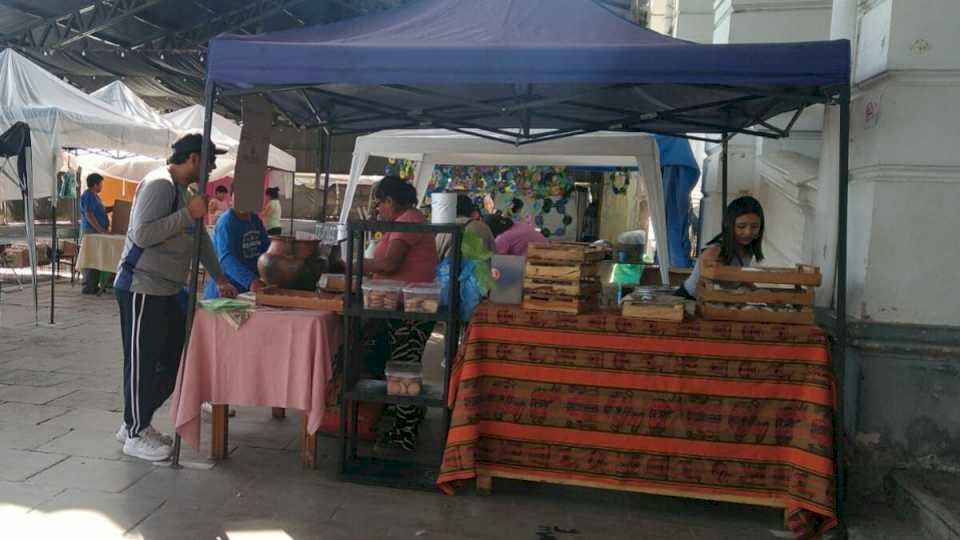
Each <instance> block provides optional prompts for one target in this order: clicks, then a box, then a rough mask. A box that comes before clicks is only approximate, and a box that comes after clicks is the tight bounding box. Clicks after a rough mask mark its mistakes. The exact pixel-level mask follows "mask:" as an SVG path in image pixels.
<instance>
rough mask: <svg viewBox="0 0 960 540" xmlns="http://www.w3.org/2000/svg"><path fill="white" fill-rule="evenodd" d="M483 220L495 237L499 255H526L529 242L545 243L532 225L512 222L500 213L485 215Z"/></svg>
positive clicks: (544, 239)
mask: <svg viewBox="0 0 960 540" xmlns="http://www.w3.org/2000/svg"><path fill="white" fill-rule="evenodd" d="M484 222H485V223H486V224H487V226H488V227H490V231H491V232H493V236H494V237H495V238H496V241H495V242H496V245H497V254H499V255H519V256H526V255H527V247H528V246H529V245H530V244H546V243H547V239H546V238H545V237H544V236H543V235H542V234H540V232H539V231H537V229H535V228H534V227H533V225H529V224H527V223H521V222H514V221H513V220H512V219H510V218H508V217H506V216H502V215H496V216H487V218H486V219H484Z"/></svg>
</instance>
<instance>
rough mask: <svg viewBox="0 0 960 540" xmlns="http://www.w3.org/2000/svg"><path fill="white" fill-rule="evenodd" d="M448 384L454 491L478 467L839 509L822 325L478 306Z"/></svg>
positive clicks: (804, 529)
mask: <svg viewBox="0 0 960 540" xmlns="http://www.w3.org/2000/svg"><path fill="white" fill-rule="evenodd" d="M450 384H451V386H450V391H451V392H450V394H451V395H450V403H449V405H450V407H451V408H452V409H453V419H452V423H451V426H450V431H449V434H448V438H447V446H446V450H445V454H444V459H443V465H442V467H441V471H440V476H439V479H438V485H439V487H440V488H441V489H442V490H444V491H445V492H447V493H452V492H453V491H454V490H455V488H456V487H457V485H458V484H459V483H460V482H461V481H463V480H467V479H471V478H474V477H476V476H477V475H478V474H480V475H483V476H487V475H489V476H492V477H497V476H503V477H511V478H526V479H531V480H543V481H553V482H558V483H567V484H580V485H588V486H596V487H605V488H611V489H626V490H632V491H643V492H650V493H660V494H667V495H677V496H689V497H699V498H709V499H717V500H728V501H737V502H746V503H750V504H760V505H767V506H776V507H782V508H784V509H785V515H786V522H787V525H788V527H790V528H791V530H793V531H794V532H795V533H796V534H797V536H798V537H805V536H811V535H816V534H818V533H821V532H823V531H825V530H827V529H829V528H830V527H832V526H834V525H835V523H836V518H835V509H834V478H835V472H834V460H833V421H832V419H833V403H834V390H833V378H832V374H831V370H830V359H829V353H828V347H827V338H826V336H825V335H824V333H823V332H822V331H821V330H820V329H818V328H816V327H810V326H792V325H771V324H756V323H733V322H719V321H704V320H693V321H685V322H683V323H679V324H677V323H666V322H654V321H642V320H637V319H626V318H623V317H620V316H619V315H618V314H616V313H601V314H590V315H579V316H577V315H565V314H559V313H548V312H534V311H525V310H523V309H521V308H519V307H518V306H502V305H493V304H483V305H481V306H480V307H479V308H478V309H477V312H476V313H475V315H474V317H473V319H472V321H471V324H470V327H469V329H468V331H467V335H466V339H465V341H464V345H463V347H462V348H461V350H460V356H459V358H458V360H457V364H456V365H455V368H454V373H453V377H452V379H451V382H450Z"/></svg>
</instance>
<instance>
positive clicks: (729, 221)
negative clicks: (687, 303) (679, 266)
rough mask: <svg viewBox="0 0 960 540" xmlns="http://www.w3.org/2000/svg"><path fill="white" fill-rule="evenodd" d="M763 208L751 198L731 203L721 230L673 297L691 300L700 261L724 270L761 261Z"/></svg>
mask: <svg viewBox="0 0 960 540" xmlns="http://www.w3.org/2000/svg"><path fill="white" fill-rule="evenodd" d="M763 228H764V218H763V207H762V206H760V202H759V201H757V200H756V199H754V198H753V197H749V196H745V197H740V198H738V199H734V200H733V202H731V203H730V204H729V205H728V206H727V211H726V212H724V214H723V229H722V230H721V232H720V234H718V235H717V236H716V237H714V239H713V240H711V241H710V242H708V243H707V248H706V249H704V250H703V252H702V253H700V257H699V258H697V264H696V266H694V268H693V272H691V273H690V277H689V278H687V280H686V281H685V282H684V283H683V285H682V286H681V287H680V288H679V289H677V295H678V296H683V297H684V298H690V299H693V298H695V297H696V294H697V283H698V282H699V281H700V268H701V265H702V264H703V263H704V261H710V262H717V263H719V264H721V265H724V266H750V265H751V264H752V263H753V262H754V261H755V262H760V261H762V260H763Z"/></svg>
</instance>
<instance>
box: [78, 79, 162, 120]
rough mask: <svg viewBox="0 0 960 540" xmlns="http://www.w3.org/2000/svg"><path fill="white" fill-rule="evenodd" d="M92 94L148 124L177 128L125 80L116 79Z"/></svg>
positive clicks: (91, 93)
mask: <svg viewBox="0 0 960 540" xmlns="http://www.w3.org/2000/svg"><path fill="white" fill-rule="evenodd" d="M90 95H91V96H92V97H95V98H97V99H99V100H100V101H102V102H104V103H106V104H107V105H110V106H111V107H113V108H114V109H116V110H118V111H123V112H124V113H125V114H126V115H127V116H130V117H132V118H136V119H138V120H142V121H144V122H146V123H148V124H154V125H157V126H162V127H165V128H167V129H170V130H176V128H175V126H174V125H173V123H171V122H170V121H169V120H167V119H166V118H164V117H163V115H162V114H160V113H158V112H157V111H156V110H154V109H153V107H151V106H150V105H147V102H146V101H144V100H143V99H141V98H140V96H138V95H137V94H136V93H135V92H134V91H133V90H131V89H130V87H129V86H127V85H125V84H123V81H114V82H112V83H110V84H108V85H106V86H104V87H103V88H101V89H99V90H95V91H93V92H90Z"/></svg>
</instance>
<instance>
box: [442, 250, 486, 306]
mask: <svg viewBox="0 0 960 540" xmlns="http://www.w3.org/2000/svg"><path fill="white" fill-rule="evenodd" d="M488 264H489V262H488ZM452 265H453V263H452V262H451V259H450V257H447V258H446V259H444V260H443V262H441V263H440V264H439V265H437V281H438V282H439V283H440V305H441V306H446V305H447V303H448V302H447V301H448V299H449V298H450V267H451V266H452ZM460 265H461V269H460V320H461V321H464V322H466V321H469V320H470V317H472V316H473V312H474V310H475V309H477V306H479V305H480V301H481V299H482V298H483V293H482V292H481V289H480V283H479V281H478V280H477V274H476V264H474V262H473V260H471V259H468V258H466V257H464V258H463V259H462V260H461V263H460Z"/></svg>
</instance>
